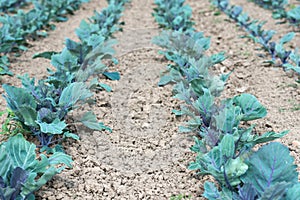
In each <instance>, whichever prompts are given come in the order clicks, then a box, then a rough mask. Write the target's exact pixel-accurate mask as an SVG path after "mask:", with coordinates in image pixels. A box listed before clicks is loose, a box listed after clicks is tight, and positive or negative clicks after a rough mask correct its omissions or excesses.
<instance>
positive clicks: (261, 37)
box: [212, 0, 300, 81]
mask: <svg viewBox="0 0 300 200" xmlns="http://www.w3.org/2000/svg"><path fill="white" fill-rule="evenodd" d="M212 4H213V5H214V6H216V7H218V8H219V9H220V10H221V11H222V12H224V13H225V14H226V15H228V16H229V17H230V18H231V19H233V20H234V21H236V22H237V24H238V25H239V26H241V27H242V28H243V29H244V30H245V31H246V32H247V33H248V34H249V35H248V36H249V38H251V39H252V40H253V41H255V42H257V43H259V44H260V45H261V46H262V48H263V49H264V50H265V51H266V52H268V53H269V54H270V55H271V57H272V59H271V60H269V61H267V62H269V63H272V64H277V65H279V66H282V67H283V68H284V70H293V71H294V72H295V73H296V74H297V75H298V76H299V75H300V52H299V49H298V48H296V49H295V50H287V49H286V48H285V44H287V43H288V42H290V41H291V40H292V39H293V38H294V36H295V33H294V32H289V33H288V34H286V35H285V36H283V37H282V38H281V39H280V40H279V42H274V41H272V38H273V36H274V34H275V33H276V32H275V31H273V30H263V28H262V27H263V25H264V23H265V22H259V21H258V20H253V19H251V18H250V17H249V15H248V14H247V13H244V12H243V8H242V7H241V6H231V5H230V4H229V1H228V0H213V1H212ZM298 81H299V80H298Z"/></svg>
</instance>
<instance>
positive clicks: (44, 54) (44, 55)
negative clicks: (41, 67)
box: [32, 51, 59, 60]
mask: <svg viewBox="0 0 300 200" xmlns="http://www.w3.org/2000/svg"><path fill="white" fill-rule="evenodd" d="M58 53H59V52H56V51H46V52H42V53H35V54H34V55H33V56H32V58H33V59H35V58H46V59H48V60H51V57H52V56H53V55H55V54H58Z"/></svg>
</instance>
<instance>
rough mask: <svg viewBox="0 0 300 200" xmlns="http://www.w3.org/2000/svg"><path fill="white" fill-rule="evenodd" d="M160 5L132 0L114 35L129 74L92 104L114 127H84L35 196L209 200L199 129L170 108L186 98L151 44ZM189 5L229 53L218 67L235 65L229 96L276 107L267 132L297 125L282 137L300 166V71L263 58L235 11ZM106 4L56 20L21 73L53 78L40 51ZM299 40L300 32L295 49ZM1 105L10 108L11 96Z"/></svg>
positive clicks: (199, 24) (260, 126)
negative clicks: (231, 15)
mask: <svg viewBox="0 0 300 200" xmlns="http://www.w3.org/2000/svg"><path fill="white" fill-rule="evenodd" d="M153 2H154V1H152V0H139V1H138V0H132V2H131V3H130V4H128V5H127V6H126V9H125V12H124V16H123V17H122V20H123V21H125V23H126V24H125V26H124V27H123V29H124V31H123V32H119V33H117V34H115V37H116V39H117V40H118V44H117V45H116V46H115V47H116V52H117V53H116V58H117V59H118V60H119V64H118V65H116V66H113V67H112V68H111V70H115V71H119V72H120V73H121V80H120V81H108V80H103V82H105V83H107V84H109V85H110V86H111V87H112V88H113V91H112V92H111V93H107V92H99V93H97V94H96V95H95V97H96V100H97V101H96V105H94V106H93V107H91V108H90V109H92V110H93V111H94V112H95V113H96V114H97V116H98V119H99V120H100V121H102V122H104V123H105V124H106V125H108V126H110V127H111V128H112V129H113V132H112V133H108V132H97V131H95V132H91V131H88V130H86V129H84V128H83V127H77V130H78V134H79V136H80V137H81V140H80V141H79V142H75V141H68V142H66V144H65V147H66V151H67V153H68V154H70V155H71V156H72V157H73V160H74V163H73V165H74V166H73V168H72V169H66V170H65V171H63V172H62V173H61V174H59V175H57V176H55V177H54V178H53V180H52V181H51V182H50V183H48V184H47V185H46V186H45V187H43V188H42V189H41V190H40V191H38V192H37V197H38V198H37V199H49V200H54V199H99V200H100V199H124V200H125V199H169V198H170V197H171V196H173V195H178V194H184V195H187V196H188V195H190V196H191V199H203V198H202V197H201V194H202V192H203V183H204V182H205V181H206V180H208V179H210V177H197V176H196V175H195V173H194V172H192V171H188V170H187V169H186V167H187V165H188V163H189V162H191V161H193V159H194V155H193V153H191V152H190V150H189V147H190V146H191V145H192V144H193V140H192V135H186V134H180V133H178V128H177V127H178V125H180V124H182V120H181V119H177V118H175V116H174V115H172V113H171V110H172V109H173V108H176V107H177V106H178V104H179V102H178V101H176V100H175V99H173V98H172V86H171V85H169V86H166V87H163V88H160V87H158V86H157V83H158V80H159V77H160V74H161V72H162V71H164V70H165V67H166V65H167V61H166V60H165V59H164V58H163V57H162V56H161V55H159V54H158V53H157V52H158V47H156V46H154V45H153V44H151V39H152V38H153V37H154V36H156V35H158V34H159V31H160V29H159V28H158V26H157V24H156V23H155V22H154V19H153V17H152V16H151V12H152V9H153V8H154V4H153ZM187 3H189V4H190V5H191V6H192V8H193V18H194V21H195V22H196V29H197V30H198V31H203V32H204V33H205V35H206V36H210V37H211V39H212V41H211V49H210V52H209V53H216V52H220V51H225V52H226V55H227V56H228V59H227V60H226V61H224V62H223V63H222V64H220V65H218V66H216V68H215V72H216V73H225V72H228V71H230V70H233V69H234V71H233V73H232V75H231V76H230V79H229V81H228V84H227V86H226V89H225V90H224V92H223V95H222V97H221V98H224V97H232V96H234V95H237V94H240V93H243V92H247V93H251V94H253V95H255V96H256V97H257V98H258V99H259V100H260V101H261V102H262V104H263V105H264V106H266V108H267V109H268V115H267V117H266V118H265V119H264V120H260V121H255V123H256V124H257V126H256V130H257V131H258V132H259V133H263V132H266V131H276V132H280V131H284V130H287V129H288V130H290V133H289V135H288V136H286V137H285V138H283V139H282V140H280V141H281V142H283V143H284V144H285V145H288V146H289V148H290V150H291V154H292V155H293V156H295V158H296V163H297V165H298V166H299V167H298V170H299V169H300V162H299V159H300V157H299V152H300V136H299V134H300V122H299V121H300V85H299V84H296V83H295V76H294V74H292V73H286V72H284V71H283V70H282V68H278V67H274V66H270V65H268V64H266V63H264V61H265V60H266V59H268V57H263V56H265V53H264V52H263V51H261V50H259V46H258V45H257V44H254V43H253V42H252V41H250V40H248V39H246V38H241V37H240V36H243V35H245V32H244V31H243V30H241V29H240V28H238V27H237V26H236V25H235V23H233V22H232V21H230V20H228V17H227V16H225V15H224V14H221V15H217V16H216V15H215V10H214V9H212V7H211V6H210V4H209V2H208V1H196V0H188V1H187ZM232 3H235V4H240V5H242V6H243V7H245V10H246V11H247V12H248V13H249V14H250V16H254V17H255V18H257V19H261V20H266V19H267V20H268V21H270V22H268V23H267V24H266V25H265V28H266V29H273V30H276V31H278V34H279V35H283V34H285V33H287V32H288V31H292V30H293V28H291V27H290V26H287V25H285V24H283V25H277V24H275V23H274V22H272V21H273V20H272V18H271V17H270V16H271V12H270V11H266V10H264V9H262V8H259V7H258V6H256V5H255V4H253V3H249V2H247V1H246V0H239V1H232ZM106 5H107V4H106V2H105V0H101V1H100V3H99V2H97V1H96V0H92V1H91V2H90V3H87V4H84V6H83V7H82V9H80V10H79V11H77V12H76V14H75V15H74V16H70V17H69V21H68V22H65V23H59V24H57V29H56V30H55V31H53V32H50V35H49V37H47V38H45V39H42V40H38V41H36V42H33V44H32V45H33V47H32V48H30V49H29V50H28V51H27V52H26V53H24V54H23V55H22V56H21V57H19V58H16V60H15V62H14V63H13V66H12V70H13V72H14V73H15V74H24V73H28V74H29V75H30V76H31V77H37V78H42V77H45V76H47V71H46V69H47V67H50V64H49V62H48V61H46V60H44V59H36V60H33V59H31V57H32V55H33V54H34V53H36V52H42V51H53V50H54V51H59V50H61V49H62V48H63V43H64V40H65V38H66V37H69V38H71V39H75V38H76V36H75V34H74V30H75V29H76V28H77V27H78V26H79V24H80V21H81V20H82V19H86V18H87V17H90V16H92V15H93V10H94V9H97V10H98V11H99V10H100V9H102V8H104V7H105V6H106ZM299 44H300V40H299V33H297V35H296V38H295V39H294V42H293V44H292V47H293V48H295V47H299ZM2 82H3V83H8V84H13V85H20V81H19V80H18V79H17V78H16V76H15V77H4V78H2ZM1 93H3V90H2V88H1ZM0 105H1V106H2V108H3V109H4V108H5V100H4V99H3V98H1V99H0ZM74 115H75V116H76V113H74Z"/></svg>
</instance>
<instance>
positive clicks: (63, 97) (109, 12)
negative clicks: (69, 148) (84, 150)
mask: <svg viewBox="0 0 300 200" xmlns="http://www.w3.org/2000/svg"><path fill="white" fill-rule="evenodd" d="M108 2H109V5H108V7H107V8H105V9H103V10H102V12H100V13H98V12H96V11H95V14H94V16H93V17H91V18H89V20H88V21H85V20H83V21H82V22H81V24H80V27H79V28H78V29H76V34H77V36H78V38H79V42H75V41H73V40H71V39H67V40H66V42H65V44H66V46H65V48H64V49H63V50H62V51H61V52H58V53H55V52H44V53H41V54H39V55H38V56H39V57H46V58H49V59H51V64H52V65H53V67H55V71H52V70H50V69H48V71H49V76H48V77H47V78H45V79H41V80H38V81H35V79H34V78H32V79H31V78H29V76H28V75H24V76H22V77H20V78H21V80H22V85H23V86H22V87H15V86H10V85H3V88H4V89H5V91H6V94H5V95H4V97H5V99H6V101H7V104H8V108H9V109H10V110H11V111H10V113H11V118H10V120H12V121H13V122H10V123H13V124H10V125H11V126H13V125H15V126H13V127H20V128H19V129H18V131H21V132H22V133H23V134H26V136H25V137H26V138H31V140H32V141H36V140H38V141H39V143H40V144H38V145H35V144H33V143H30V142H28V141H27V140H25V138H24V136H23V135H22V133H18V134H17V135H15V136H12V137H9V139H8V140H7V141H4V142H2V143H1V144H0V166H1V168H0V198H1V199H3V200H16V199H18V200H20V199H35V196H34V192H35V191H37V190H38V189H39V188H40V187H41V186H43V185H44V184H46V183H47V181H49V180H50V179H51V178H52V177H53V176H54V175H55V174H57V173H60V172H61V171H62V170H63V169H64V168H65V167H66V166H67V167H71V166H72V165H71V163H72V159H71V157H70V156H69V155H66V154H65V153H64V150H63V147H62V146H61V145H62V142H63V140H64V139H66V138H73V139H76V140H78V139H79V136H78V135H77V134H76V133H74V132H72V131H71V127H72V126H73V124H74V123H71V121H70V120H67V116H68V114H69V113H70V112H72V111H74V110H78V109H79V108H82V107H86V106H87V105H88V104H90V103H91V102H92V101H93V98H92V96H93V92H94V91H95V90H99V89H101V90H102V89H106V90H108V91H109V90H110V88H109V86H108V85H105V84H102V83H100V82H98V79H97V78H92V76H98V75H101V74H102V75H101V76H106V77H107V78H110V79H114V80H117V79H118V78H119V74H118V73H116V72H108V71H107V66H106V65H105V64H104V62H106V61H115V60H114V58H113V54H114V50H113V49H112V45H113V44H115V43H116V42H115V40H112V39H111V36H112V34H113V33H114V32H115V31H118V30H120V29H121V28H120V25H122V24H123V23H122V22H120V21H119V19H120V17H121V15H122V11H123V9H124V4H125V3H126V2H127V0H108ZM79 122H81V123H82V124H83V125H85V126H86V127H88V128H90V129H93V130H103V129H108V130H110V129H109V128H108V127H106V126H104V125H103V123H100V122H98V120H97V118H96V115H95V114H94V113H93V112H91V111H89V112H85V113H84V114H83V115H82V116H81V117H80V119H79ZM16 124H17V125H16ZM10 133H11V132H9V133H8V134H10ZM9 136H11V135H9ZM37 152H39V153H37Z"/></svg>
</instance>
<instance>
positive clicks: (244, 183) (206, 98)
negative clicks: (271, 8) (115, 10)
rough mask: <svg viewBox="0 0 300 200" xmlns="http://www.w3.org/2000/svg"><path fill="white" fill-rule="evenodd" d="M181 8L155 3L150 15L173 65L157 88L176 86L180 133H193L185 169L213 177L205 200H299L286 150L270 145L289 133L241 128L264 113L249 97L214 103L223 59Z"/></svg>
mask: <svg viewBox="0 0 300 200" xmlns="http://www.w3.org/2000/svg"><path fill="white" fill-rule="evenodd" d="M184 3H185V2H184V0H155V4H156V5H157V7H156V8H155V9H154V11H155V12H154V13H153V15H154V17H155V19H156V21H157V22H158V23H159V25H160V26H161V27H163V28H165V29H167V30H164V31H162V33H161V34H160V35H159V36H157V37H155V38H154V39H153V42H154V44H156V45H158V46H160V47H161V48H162V50H161V51H160V52H159V53H160V54H162V55H163V56H164V57H165V58H166V59H168V60H170V61H172V63H171V64H169V65H168V67H167V71H168V73H167V74H165V75H164V76H162V77H161V80H160V82H159V85H160V86H163V85H165V84H168V83H173V84H174V89H173V92H174V94H175V96H174V97H175V98H177V99H179V100H181V102H183V103H182V105H181V109H180V110H174V111H173V112H174V113H175V115H177V116H187V117H188V119H189V120H188V121H187V122H186V123H185V125H184V126H180V127H179V131H181V132H194V133H196V136H195V137H194V138H195V144H194V145H193V146H192V147H191V150H192V151H194V152H195V153H196V159H195V161H194V162H192V163H190V165H189V169H190V170H196V171H197V173H198V174H200V175H211V176H212V177H214V180H215V182H214V183H213V182H209V181H207V182H205V183H204V193H203V197H205V198H207V199H209V200H215V199H220V200H221V199H222V200H224V199H228V200H229V199H230V200H231V199H235V200H241V199H247V200H254V199H295V200H296V199H297V198H298V197H299V196H300V183H299V182H298V172H297V171H296V165H295V164H294V158H293V157H292V156H290V152H289V149H288V147H286V146H284V145H283V144H281V143H278V142H270V141H272V140H274V139H277V138H281V137H283V136H284V135H286V134H287V133H288V131H283V132H281V133H275V132H266V133H262V134H259V133H257V132H256V131H255V130H254V127H255V125H249V123H244V122H249V121H252V120H257V119H261V118H263V117H264V116H266V114H267V110H266V108H265V107H264V106H263V105H261V103H260V102H259V101H258V100H257V98H256V97H255V96H253V95H251V94H247V93H243V94H240V95H237V96H234V97H232V98H226V99H220V98H218V97H219V96H220V94H221V92H222V91H223V89H224V85H225V84H226V80H227V79H228V77H229V76H230V74H221V75H219V76H217V75H214V73H213V72H212V68H213V67H214V66H215V64H217V63H220V62H222V61H223V60H224V59H225V55H224V53H222V52H221V53H218V54H214V55H207V53H206V51H207V50H208V49H209V48H210V38H208V37H205V36H204V33H203V32H197V31H196V30H195V28H194V27H193V24H194V22H192V20H191V14H192V12H191V11H192V10H191V7H190V6H188V5H185V4H184ZM266 142H268V143H267V144H264V145H262V144H263V143H266ZM258 144H260V145H258ZM254 147H255V149H256V150H254Z"/></svg>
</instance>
